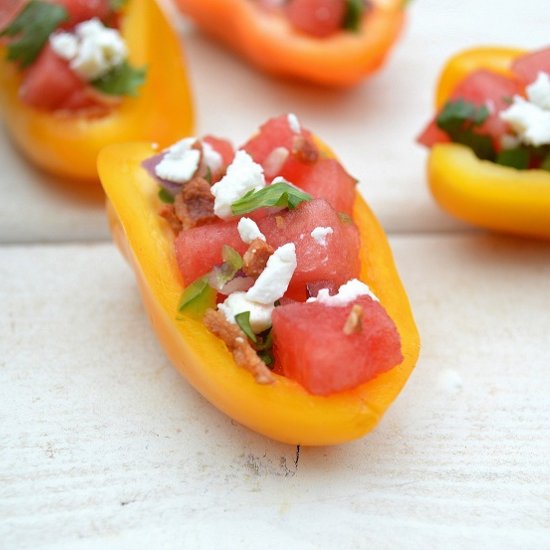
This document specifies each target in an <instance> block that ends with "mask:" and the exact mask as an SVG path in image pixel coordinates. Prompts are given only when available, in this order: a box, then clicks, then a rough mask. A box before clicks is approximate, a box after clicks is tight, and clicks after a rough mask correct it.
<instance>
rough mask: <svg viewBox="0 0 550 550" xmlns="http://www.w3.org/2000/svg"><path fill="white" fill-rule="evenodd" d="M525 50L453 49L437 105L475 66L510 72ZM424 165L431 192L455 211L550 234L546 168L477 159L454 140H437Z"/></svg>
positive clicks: (501, 226)
mask: <svg viewBox="0 0 550 550" xmlns="http://www.w3.org/2000/svg"><path fill="white" fill-rule="evenodd" d="M525 53H526V52H524V51H523V50H518V49H512V48H488V47H487V48H475V49H471V50H467V51H464V52H462V53H459V54H457V55H455V56H454V57H452V58H451V59H450V60H449V62H448V63H447V65H446V66H445V68H444V69H443V72H442V74H441V77H440V80H439V84H438V87H437V93H436V107H437V108H438V109H440V108H441V107H442V106H443V105H444V104H445V102H446V101H447V99H448V98H449V96H450V95H451V94H452V92H453V90H454V88H455V87H456V85H457V84H458V83H459V82H460V81H461V80H463V79H464V78H465V77H466V76H467V75H468V74H469V73H471V72H473V71H476V70H478V69H488V70H491V71H494V72H498V73H500V74H503V75H505V76H510V77H511V76H512V73H511V72H510V67H511V65H512V62H513V60H514V59H515V58H517V57H520V56H522V55H524V54H525ZM427 171H428V181H429V185H430V189H431V192H432V194H433V196H434V198H435V199H436V200H437V202H438V203H439V204H440V206H441V207H442V208H443V209H444V210H446V211H447V212H449V213H450V214H452V215H454V216H455V217H457V218H459V219H462V220H464V221H467V222H470V223H472V224H474V225H477V226H479V227H485V228H487V229H492V230H496V231H502V232H506V233H514V234H517V235H524V236H530V237H542V238H550V172H547V171H545V170H516V169H515V168H508V167H505V166H500V165H498V164H495V163H493V162H490V161H486V160H480V159H479V158H477V157H476V156H475V154H474V153H473V151H472V150H471V149H470V148H468V147H465V146H464V145H459V144H456V143H444V144H437V145H435V146H434V147H433V148H432V150H431V151H430V154H429V158H428V169H427Z"/></svg>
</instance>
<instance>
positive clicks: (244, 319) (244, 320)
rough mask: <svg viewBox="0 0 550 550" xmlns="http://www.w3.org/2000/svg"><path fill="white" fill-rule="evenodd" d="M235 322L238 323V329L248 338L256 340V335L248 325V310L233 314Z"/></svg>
mask: <svg viewBox="0 0 550 550" xmlns="http://www.w3.org/2000/svg"><path fill="white" fill-rule="evenodd" d="M235 322H236V323H237V325H239V327H240V329H241V330H242V331H243V332H244V333H245V334H246V335H247V336H248V338H250V339H251V340H252V341H253V342H256V341H257V338H256V335H255V334H254V331H253V330H252V327H251V326H250V311H243V312H242V313H237V315H235Z"/></svg>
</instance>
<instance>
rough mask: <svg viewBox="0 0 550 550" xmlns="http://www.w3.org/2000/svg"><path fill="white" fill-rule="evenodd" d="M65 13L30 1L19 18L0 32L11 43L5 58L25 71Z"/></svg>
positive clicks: (38, 2) (65, 17) (65, 16)
mask: <svg viewBox="0 0 550 550" xmlns="http://www.w3.org/2000/svg"><path fill="white" fill-rule="evenodd" d="M68 17H69V15H68V13H67V10H66V9H65V8H64V7H62V6H59V5H57V4H50V3H49V2H40V1H39V0H31V1H30V2H29V3H28V4H27V5H26V6H25V7H24V8H23V10H21V12H20V13H19V15H18V16H17V17H16V18H15V19H14V20H13V21H12V22H11V23H10V24H9V25H8V26H7V27H6V28H5V29H3V30H2V31H1V32H0V37H2V36H8V37H10V38H13V40H12V41H11V42H10V43H9V44H8V46H7V59H8V60H9V61H16V62H18V63H19V65H20V67H21V68H22V69H24V68H25V67H28V66H29V65H30V64H31V63H32V62H33V61H34V60H35V59H36V58H37V57H38V54H39V53H40V51H41V50H42V48H43V47H44V44H46V42H47V41H48V38H49V37H50V34H51V33H52V32H53V31H54V30H55V29H56V28H57V27H58V26H59V25H60V24H61V23H62V22H63V21H66V20H67V19H68Z"/></svg>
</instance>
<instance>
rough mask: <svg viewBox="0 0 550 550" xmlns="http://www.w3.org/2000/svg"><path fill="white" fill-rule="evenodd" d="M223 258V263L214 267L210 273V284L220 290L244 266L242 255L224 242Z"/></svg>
mask: <svg viewBox="0 0 550 550" xmlns="http://www.w3.org/2000/svg"><path fill="white" fill-rule="evenodd" d="M222 260H223V263H222V264H221V265H218V266H216V267H214V269H213V270H212V271H211V272H210V275H209V280H210V284H211V285H212V286H213V287H214V288H217V289H218V290H220V289H222V288H223V286H224V285H225V284H226V283H227V282H229V281H231V279H233V277H235V275H236V274H237V271H239V269H241V267H242V266H243V259H242V257H241V255H240V254H239V253H238V252H237V251H236V250H235V249H234V248H232V247H231V246H229V245H227V244H224V245H223V248H222Z"/></svg>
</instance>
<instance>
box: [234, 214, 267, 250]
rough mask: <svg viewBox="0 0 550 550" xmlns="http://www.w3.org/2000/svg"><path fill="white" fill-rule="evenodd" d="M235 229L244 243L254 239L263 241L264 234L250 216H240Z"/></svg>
mask: <svg viewBox="0 0 550 550" xmlns="http://www.w3.org/2000/svg"><path fill="white" fill-rule="evenodd" d="M237 229H238V231H239V235H240V237H241V239H242V240H243V241H244V242H245V243H246V244H250V243H251V242H252V241H254V240H255V239H261V240H262V241H265V235H264V234H263V233H262V232H261V231H260V228H259V227H258V225H257V224H256V222H255V221H254V220H251V219H250V218H246V217H245V218H241V219H240V220H239V223H238V224H237Z"/></svg>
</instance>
